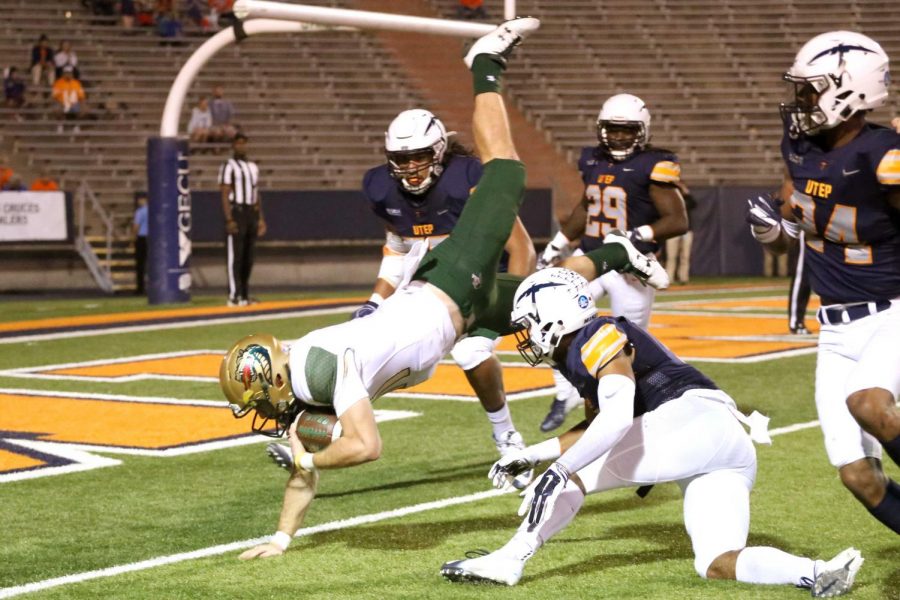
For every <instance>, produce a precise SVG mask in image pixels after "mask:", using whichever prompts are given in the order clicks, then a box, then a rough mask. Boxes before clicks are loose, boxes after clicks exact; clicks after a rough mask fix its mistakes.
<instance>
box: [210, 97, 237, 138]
mask: <svg viewBox="0 0 900 600" xmlns="http://www.w3.org/2000/svg"><path fill="white" fill-rule="evenodd" d="M209 112H210V113H212V127H211V128H210V130H209V140H210V141H215V142H221V141H226V142H230V141H231V140H232V139H234V134H235V133H237V128H236V127H235V126H234V125H233V124H232V122H231V121H232V119H233V118H234V113H235V110H234V105H233V104H232V103H231V101H230V100H226V99H225V89H224V88H223V87H222V86H221V85H217V86H216V87H215V88H213V97H212V100H211V101H210V103H209Z"/></svg>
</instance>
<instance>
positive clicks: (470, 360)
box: [450, 336, 499, 371]
mask: <svg viewBox="0 0 900 600" xmlns="http://www.w3.org/2000/svg"><path fill="white" fill-rule="evenodd" d="M498 342H499V339H496V340H492V339H490V338H486V337H481V336H475V337H467V338H463V339H461V340H460V341H458V342H456V345H455V346H453V349H452V350H450V356H452V357H453V360H454V361H455V362H456V364H458V365H459V366H460V368H461V369H462V370H463V371H470V370H472V369H474V368H475V367H477V366H478V365H480V364H481V363H483V362H484V361H486V360H487V359H489V358H490V357H491V356H492V355H493V354H494V348H495V347H496V346H497V343H498Z"/></svg>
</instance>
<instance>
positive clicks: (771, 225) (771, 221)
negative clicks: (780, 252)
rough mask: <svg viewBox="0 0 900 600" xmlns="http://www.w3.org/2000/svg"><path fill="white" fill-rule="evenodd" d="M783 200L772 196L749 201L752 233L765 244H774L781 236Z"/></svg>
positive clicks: (748, 213) (749, 221)
mask: <svg viewBox="0 0 900 600" xmlns="http://www.w3.org/2000/svg"><path fill="white" fill-rule="evenodd" d="M782 204H784V202H783V201H781V200H775V199H774V198H773V197H772V196H771V195H770V194H765V195H763V196H757V197H756V198H748V199H747V206H748V208H747V222H748V223H749V224H750V233H751V234H753V237H754V238H756V240H757V241H760V242H762V243H763V244H768V243H770V242H774V241H775V240H777V239H778V236H780V235H781V211H780V210H779V208H780V206H781V205H782Z"/></svg>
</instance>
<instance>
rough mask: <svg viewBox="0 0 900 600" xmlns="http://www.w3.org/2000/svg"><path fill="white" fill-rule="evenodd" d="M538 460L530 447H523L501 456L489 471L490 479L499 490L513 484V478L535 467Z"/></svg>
mask: <svg viewBox="0 0 900 600" xmlns="http://www.w3.org/2000/svg"><path fill="white" fill-rule="evenodd" d="M537 463H538V461H537V460H536V459H535V458H534V457H533V456H531V453H530V452H529V449H528V448H522V449H520V450H515V451H513V452H510V453H509V454H507V455H506V456H501V457H500V460H498V461H497V462H495V463H494V464H493V466H492V467H491V470H490V471H489V472H488V479H490V480H491V483H492V484H493V485H494V487H495V488H497V489H498V490H504V489H508V488H510V487H512V486H513V480H514V479H515V478H516V477H518V476H519V475H521V474H522V473H525V472H526V471H530V470H531V469H533V468H534V465H536V464H537Z"/></svg>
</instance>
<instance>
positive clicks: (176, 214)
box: [147, 0, 515, 304]
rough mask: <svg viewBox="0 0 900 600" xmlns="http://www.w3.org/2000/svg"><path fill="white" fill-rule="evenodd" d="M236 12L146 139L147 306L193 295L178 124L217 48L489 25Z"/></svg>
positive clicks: (187, 72) (188, 68) (477, 31)
mask: <svg viewBox="0 0 900 600" xmlns="http://www.w3.org/2000/svg"><path fill="white" fill-rule="evenodd" d="M505 2H506V4H505V10H504V12H505V13H506V14H510V12H514V11H515V5H514V0H505ZM510 5H511V6H512V8H510ZM233 10H234V13H235V15H236V16H237V17H238V21H237V23H235V25H234V26H232V27H229V28H227V29H223V30H222V31H219V32H218V33H216V34H215V35H213V36H212V37H211V38H209V39H208V40H206V41H205V42H204V43H203V44H202V45H201V46H200V47H199V48H197V50H195V51H194V53H193V54H192V55H191V57H190V58H189V59H188V60H187V61H186V62H185V63H184V65H183V66H182V67H181V69H180V71H179V73H178V75H177V77H176V78H175V81H174V83H173V84H172V87H171V89H170V90H169V95H168V97H167V99H166V104H165V107H164V109H163V115H162V121H161V124H160V129H159V135H158V136H154V137H151V138H150V139H149V140H148V142H147V182H148V195H149V199H150V202H149V216H150V218H149V240H150V244H149V253H148V254H149V256H148V275H149V279H150V281H149V286H148V298H149V302H150V304H168V303H176V302H187V301H189V300H190V291H191V274H190V260H191V192H190V184H189V177H190V168H189V156H190V148H189V146H188V141H187V139H186V138H184V137H179V135H178V122H179V120H180V116H181V111H182V108H183V107H184V101H185V98H186V96H187V93H188V90H189V89H190V87H191V85H192V84H193V82H194V80H195V79H196V77H197V74H198V73H199V72H200V70H201V69H202V68H203V67H204V66H205V65H206V64H207V63H208V62H209V61H210V60H211V59H212V58H213V57H214V56H215V55H216V54H217V53H218V52H219V51H221V50H222V49H223V48H226V47H228V46H230V45H231V44H234V43H236V42H240V41H241V40H243V39H244V38H247V37H250V36H253V35H260V34H264V33H288V34H290V33H302V32H306V31H316V30H322V29H344V30H347V29H387V30H394V31H409V32H417V33H425V34H430V35H447V36H457V37H480V36H482V35H484V34H486V33H488V32H490V31H491V30H493V28H494V25H489V24H485V23H472V22H468V21H451V20H446V19H435V18H428V17H416V16H410V15H398V14H389V13H379V12H369V11H361V10H350V9H343V8H328V7H322V6H308V5H302V4H284V3H281V2H270V1H267V0H237V2H235V3H234V8H233Z"/></svg>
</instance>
